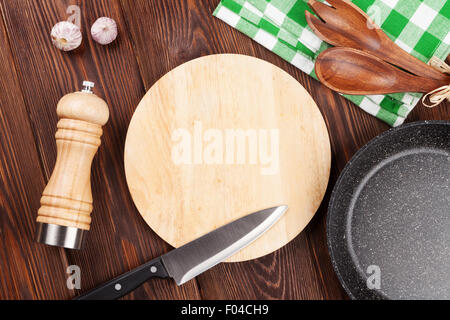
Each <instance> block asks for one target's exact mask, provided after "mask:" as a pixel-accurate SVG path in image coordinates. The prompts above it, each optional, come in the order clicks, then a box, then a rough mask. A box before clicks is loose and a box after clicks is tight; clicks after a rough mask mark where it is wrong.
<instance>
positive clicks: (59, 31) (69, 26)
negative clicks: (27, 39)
mask: <svg viewBox="0 0 450 320" xmlns="http://www.w3.org/2000/svg"><path fill="white" fill-rule="evenodd" d="M51 37H52V42H53V44H54V45H55V47H57V48H58V49H59V50H63V51H71V50H75V49H76V48H78V47H79V46H80V45H81V41H82V40H83V36H82V34H81V30H80V28H78V27H77V26H76V25H74V24H73V23H71V22H68V21H61V22H58V23H57V24H55V26H54V27H53V29H52V32H51Z"/></svg>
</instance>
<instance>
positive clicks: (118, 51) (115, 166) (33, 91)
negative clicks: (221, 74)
mask: <svg viewBox="0 0 450 320" xmlns="http://www.w3.org/2000/svg"><path fill="white" fill-rule="evenodd" d="M2 3H3V6H4V9H5V10H4V11H5V20H6V24H7V29H8V33H9V37H10V39H14V41H13V42H12V46H11V47H12V51H13V55H14V59H15V61H16V64H17V69H18V78H19V83H20V86H21V87H22V88H24V99H25V104H26V106H27V107H28V111H29V113H30V115H31V119H32V122H33V127H34V129H35V132H34V133H35V137H36V141H37V143H38V147H39V153H40V157H41V159H42V163H43V168H44V170H45V174H46V178H47V179H48V177H49V175H50V174H51V171H52V169H53V165H54V162H55V158H56V147H55V141H54V133H55V130H56V123H57V120H58V119H57V116H56V112H55V108H56V104H57V102H58V100H59V99H60V98H61V97H62V96H63V95H64V94H66V93H68V92H73V91H76V90H78V89H80V85H81V82H82V80H84V79H89V80H91V81H94V82H96V84H97V86H96V89H95V92H96V93H97V94H98V95H99V96H101V97H103V98H104V99H105V100H106V101H107V103H108V104H109V106H110V111H111V119H110V122H109V123H108V124H107V126H106V127H105V128H104V129H105V132H104V137H103V145H102V146H101V147H100V150H99V154H98V156H97V157H96V159H95V160H94V163H93V172H92V186H93V196H94V212H93V226H92V230H91V232H90V233H89V239H88V241H87V243H86V246H85V247H84V249H83V250H82V251H79V252H74V251H71V252H68V253H67V256H68V261H69V263H70V264H75V265H79V266H80V267H81V271H82V288H83V289H84V290H86V289H89V288H91V287H93V286H94V285H98V284H99V283H101V282H103V281H105V280H108V279H110V278H111V277H113V276H116V275H118V274H120V273H122V272H124V271H127V270H129V269H130V268H133V267H136V266H137V265H139V264H141V263H143V262H144V261H146V260H148V259H150V258H152V257H155V256H157V255H160V254H162V253H164V252H166V251H168V250H169V246H168V245H167V244H165V243H164V242H163V241H162V240H160V239H159V238H158V237H157V236H156V235H155V234H154V233H153V232H152V231H151V230H150V229H149V228H148V227H147V225H146V224H145V222H144V221H143V219H141V218H140V216H139V214H138V212H137V211H136V209H135V207H134V205H133V202H132V201H131V197H130V196H129V193H128V188H127V185H126V181H125V175H124V170H123V148H124V141H125V137H126V131H127V127H128V123H129V121H130V119H131V116H132V114H133V111H134V109H135V108H136V106H137V104H138V102H139V101H140V99H141V98H142V96H143V94H144V93H145V91H144V87H143V84H142V81H141V79H140V74H139V71H138V67H137V62H136V59H135V57H134V53H133V51H132V48H131V42H130V40H129V38H128V32H127V29H126V26H125V24H124V20H123V17H122V11H121V7H120V5H119V3H118V1H110V0H103V1H53V0H46V1H34V0H26V1H24V0H4V1H2ZM69 4H78V5H80V6H81V10H82V24H83V26H82V28H83V34H84V44H83V47H82V48H79V49H77V50H76V51H75V52H72V53H64V52H61V51H59V50H57V49H56V48H54V47H53V46H52V44H51V41H50V37H49V33H50V30H51V28H52V26H53V25H54V24H55V23H56V22H58V21H60V20H65V19H66V17H67V15H66V8H67V6H68V5H69ZM100 16H110V17H112V18H114V19H115V20H116V21H117V22H118V25H119V29H120V37H119V39H118V40H117V41H116V42H115V43H114V44H113V45H111V46H108V47H101V46H100V45H98V44H96V43H94V42H93V41H92V39H91V37H90V35H89V36H88V32H89V30H90V26H91V25H92V23H94V21H95V19H96V18H98V17H100ZM16 139H19V138H18V137H17V138H16ZM40 192H41V190H38V191H37V192H35V194H36V195H35V196H36V197H38V196H40ZM31 225H32V222H31V221H30V227H31ZM27 241H28V242H30V241H31V240H30V239H29V238H28V239H27ZM50 257H52V256H50ZM44 261H45V260H44V259H42V258H41V259H40V260H38V261H36V262H35V263H37V264H39V263H44ZM13 276H17V274H15V275H13ZM36 277H37V278H39V277H42V275H37V276H36ZM52 287H54V288H58V290H60V292H61V291H62V292H65V291H64V290H63V289H64V287H65V281H55V282H54V283H53V285H52ZM66 290H67V289H66ZM67 295H68V294H67V293H64V294H61V295H60V297H61V298H64V297H67ZM70 295H72V296H73V295H74V294H73V293H70ZM133 296H134V297H143V296H144V297H146V298H152V299H171V298H193V299H195V298H198V297H199V296H198V292H197V288H196V283H195V281H194V282H191V283H189V284H187V285H186V286H183V287H181V288H178V287H176V286H174V285H173V283H170V282H167V281H153V282H149V283H148V284H146V285H145V286H143V287H142V288H140V289H139V290H137V291H136V292H135V293H133V295H131V297H133ZM43 297H46V298H48V297H49V296H43Z"/></svg>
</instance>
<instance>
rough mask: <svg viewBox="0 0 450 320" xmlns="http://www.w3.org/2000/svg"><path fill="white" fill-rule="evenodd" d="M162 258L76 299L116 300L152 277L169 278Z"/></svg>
mask: <svg viewBox="0 0 450 320" xmlns="http://www.w3.org/2000/svg"><path fill="white" fill-rule="evenodd" d="M168 277H169V274H168V273H167V270H166V268H165V267H164V265H163V262H162V260H161V258H156V259H154V260H152V261H150V262H147V263H146V264H143V265H142V266H139V267H137V268H136V269H133V270H131V271H129V272H127V273H124V274H123V275H121V276H118V277H117V278H114V279H113V280H111V281H109V282H107V283H105V284H103V285H101V286H99V287H97V288H95V289H93V290H91V291H89V292H87V293H85V294H82V295H81V296H78V297H76V298H75V299H74V300H114V299H119V298H121V297H123V296H124V295H126V294H128V293H130V292H132V291H133V290H134V289H136V288H137V287H139V286H140V285H142V284H143V283H144V282H146V281H147V280H148V279H150V278H168Z"/></svg>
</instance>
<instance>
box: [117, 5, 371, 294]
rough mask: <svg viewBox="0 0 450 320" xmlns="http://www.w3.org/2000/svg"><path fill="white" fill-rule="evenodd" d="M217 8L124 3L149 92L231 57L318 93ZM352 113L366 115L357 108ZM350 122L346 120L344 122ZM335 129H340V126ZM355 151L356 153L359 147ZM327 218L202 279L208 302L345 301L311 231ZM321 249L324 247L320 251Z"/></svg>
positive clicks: (322, 248)
mask: <svg viewBox="0 0 450 320" xmlns="http://www.w3.org/2000/svg"><path fill="white" fill-rule="evenodd" d="M217 4H218V1H215V0H210V1H159V2H148V1H144V0H137V1H132V2H131V1H126V0H123V1H122V5H123V10H124V16H125V18H126V19H127V25H128V28H129V30H130V32H131V36H132V39H133V41H134V48H135V52H136V56H137V57H138V61H139V67H140V70H141V74H142V78H143V79H144V84H145V87H146V89H148V88H150V87H151V86H152V85H153V84H154V83H155V82H156V81H157V80H158V79H159V78H160V77H161V76H162V75H164V74H165V73H166V72H168V71H170V70H171V69H173V68H174V67H176V66H178V65H180V64H182V63H184V62H187V61H189V60H191V59H193V58H197V57H199V56H203V55H208V54H214V53H230V52H231V53H241V54H247V55H253V56H256V57H259V58H262V59H265V60H268V61H269V62H272V63H274V64H276V65H278V66H280V67H282V68H283V69H285V70H287V71H288V72H290V73H291V74H292V75H294V76H295V77H296V78H297V79H300V80H301V82H302V83H307V84H308V86H309V87H314V88H315V89H317V86H318V84H317V83H311V82H310V80H309V78H307V77H306V76H305V75H303V74H302V73H301V72H300V71H298V70H297V69H295V68H294V67H292V66H291V65H289V64H288V63H286V62H285V61H283V60H282V59H280V58H279V57H277V56H275V55H274V54H273V53H271V52H269V51H267V50H265V49H264V48H262V47H260V46H259V45H257V44H255V43H254V42H253V41H252V40H250V39H249V38H247V37H246V36H244V35H242V34H241V33H239V32H238V31H236V30H233V29H232V28H230V27H229V26H227V25H226V24H224V23H223V22H221V21H219V20H218V19H216V18H214V17H213V16H212V12H213V10H214V9H215V7H216V5H217ZM164 17H170V18H164ZM153 51H156V52H158V53H159V59H155V58H154V56H153V55H151V54H149V52H153ZM326 97H327V98H328V99H333V101H331V102H332V103H335V101H334V100H338V99H340V97H338V98H336V97H335V96H333V95H332V94H331V93H328V95H327V96H326ZM338 101H340V105H343V107H344V108H346V107H348V106H349V105H348V103H347V102H346V101H345V100H338ZM352 112H354V113H355V114H357V115H359V113H361V112H360V111H359V110H357V109H356V110H353V111H352ZM325 113H326V114H329V115H330V117H329V118H328V120H334V118H333V117H332V116H333V110H330V109H328V110H327V109H326V107H325ZM362 116H364V115H362ZM346 120H347V119H346V118H342V119H340V123H344V121H346ZM366 121H367V122H369V123H373V125H374V126H378V124H377V122H376V121H373V119H371V118H370V117H366ZM329 122H332V121H329ZM333 123H334V121H333ZM334 125H335V126H339V123H337V124H334ZM345 127H346V126H345V125H342V128H345ZM343 134H345V131H344V133H343ZM354 134H355V135H356V133H354ZM350 138H351V137H350ZM350 138H349V139H350ZM343 143H344V142H343ZM354 144H356V143H354ZM354 149H355V151H356V149H357V146H356V145H355V147H354ZM343 161H345V160H344V158H342V160H341V162H343ZM335 176H337V175H336V174H335ZM324 215H325V207H323V209H321V211H320V212H319V213H318V217H319V219H320V221H321V224H320V226H319V227H318V226H317V222H315V223H313V224H312V226H310V227H309V228H308V229H307V230H306V231H305V232H304V233H302V234H301V235H300V236H299V237H298V238H296V239H295V240H294V241H292V243H290V244H289V245H288V246H286V247H285V248H282V249H281V250H279V251H278V252H276V253H274V254H272V255H269V256H267V257H264V258H261V259H257V260H255V261H250V262H245V263H235V264H222V265H220V266H218V267H216V268H215V269H213V270H210V271H209V272H207V273H205V274H203V275H201V276H200V277H199V278H198V279H199V280H198V281H199V284H200V288H201V294H202V298H206V299H260V298H271V299H322V298H340V297H342V296H344V294H343V292H342V289H341V287H340V285H339V284H338V283H337V279H336V277H335V275H334V273H333V271H332V267H331V264H330V261H329V258H328V254H327V250H326V246H325V243H326V242H325V237H324V233H323V232H322V230H320V232H321V233H320V235H316V233H317V232H314V234H313V233H312V232H311V230H310V229H311V228H313V227H314V228H316V229H317V228H322V227H323V219H322V218H323V217H324ZM321 217H322V218H321ZM317 245H320V247H319V248H316V246H317ZM224 275H226V276H224ZM328 282H330V283H331V284H330V285H328Z"/></svg>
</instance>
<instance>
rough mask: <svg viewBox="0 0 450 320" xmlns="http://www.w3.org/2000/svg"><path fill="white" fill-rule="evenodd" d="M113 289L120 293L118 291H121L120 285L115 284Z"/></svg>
mask: <svg viewBox="0 0 450 320" xmlns="http://www.w3.org/2000/svg"><path fill="white" fill-rule="evenodd" d="M114 289H116V290H117V291H120V290H121V289H122V286H121V285H120V283H117V284H116V285H115V286H114Z"/></svg>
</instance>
